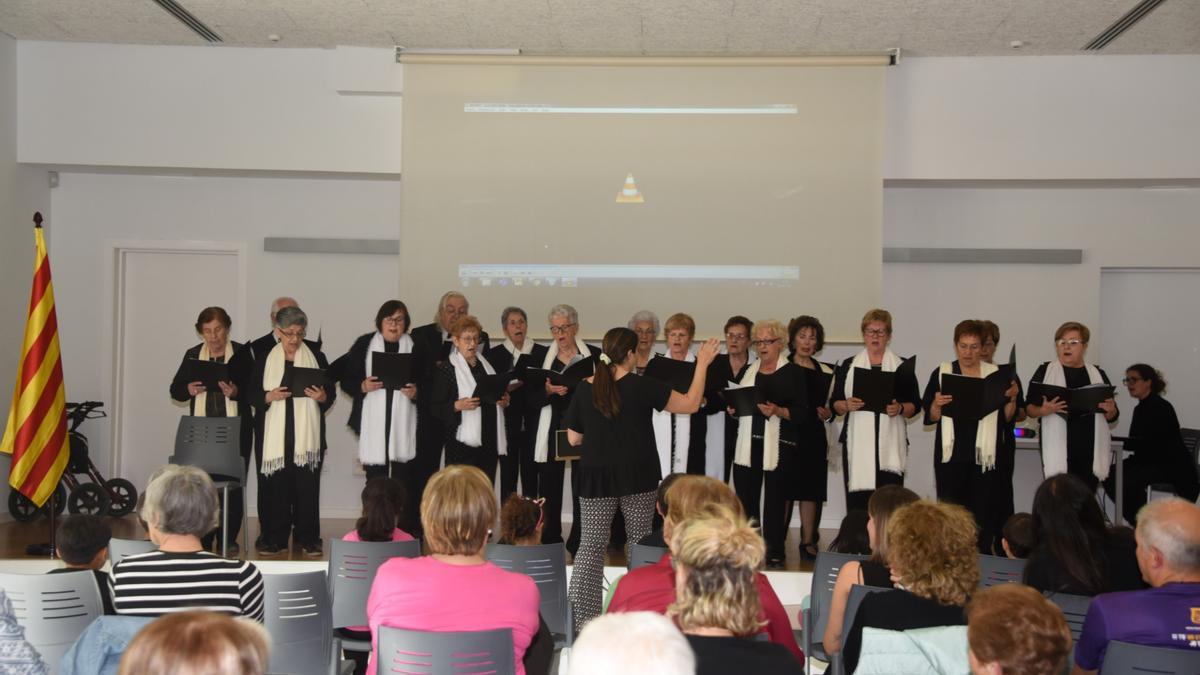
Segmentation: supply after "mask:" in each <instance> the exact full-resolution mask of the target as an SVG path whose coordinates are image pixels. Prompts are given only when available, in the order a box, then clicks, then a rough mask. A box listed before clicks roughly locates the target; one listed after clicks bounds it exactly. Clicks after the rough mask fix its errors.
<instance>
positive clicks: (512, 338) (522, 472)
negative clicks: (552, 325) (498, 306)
mask: <svg viewBox="0 0 1200 675" xmlns="http://www.w3.org/2000/svg"><path fill="white" fill-rule="evenodd" d="M500 326H501V328H502V329H503V330H504V342H502V343H501V344H498V345H496V346H495V347H492V348H491V349H489V350H487V351H486V352H484V355H483V356H484V358H486V359H487V361H488V363H490V364H492V367H494V368H495V369H496V372H497V373H506V372H508V371H510V370H512V369H513V368H514V367H515V366H516V365H517V362H518V361H522V363H523V364H525V365H528V366H534V367H536V366H537V365H538V364H541V362H542V361H543V360H544V359H545V358H546V347H545V346H544V345H539V344H536V343H534V341H533V340H531V339H528V336H529V317H528V315H526V314H525V310H523V309H521V308H520V307H505V308H504V311H502V312H500ZM524 384H525V383H524V382H523V381H521V380H513V381H512V382H511V383H510V384H509V386H508V392H509V395H510V396H511V401H510V402H509V404H508V407H507V408H505V409H504V430H505V433H507V434H508V454H507V455H502V456H501V457H500V495H501V499H507V498H508V496H509V495H511V494H513V493H514V492H516V491H517V479H518V475H519V477H520V484H521V494H523V495H525V496H526V497H536V496H537V492H538V479H537V474H538V472H537V462H535V461H533V430H534V429H535V428H536V426H537V420H538V412H539V411H538V407H537V406H536V405H534V403H535V400H534V397H533V396H531V394H530V389H532V387H526V386H524Z"/></svg>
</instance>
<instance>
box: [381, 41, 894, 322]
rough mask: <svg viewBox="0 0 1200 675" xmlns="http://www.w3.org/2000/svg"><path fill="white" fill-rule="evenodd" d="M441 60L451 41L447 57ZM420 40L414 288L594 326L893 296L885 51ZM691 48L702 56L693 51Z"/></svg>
mask: <svg viewBox="0 0 1200 675" xmlns="http://www.w3.org/2000/svg"><path fill="white" fill-rule="evenodd" d="M431 60H432V61H438V59H431ZM422 61H424V59H421V58H419V57H418V58H411V59H410V58H407V57H406V58H405V62H404V119H403V129H402V131H403V133H402V143H403V148H402V162H403V168H402V175H401V185H402V198H403V204H402V218H403V220H402V222H401V228H400V229H401V236H400V256H401V267H400V269H401V272H400V275H401V276H400V284H401V285H400V288H401V297H402V298H404V299H405V300H406V301H407V302H409V303H410V307H411V309H412V312H413V314H414V322H416V323H423V322H425V321H427V320H428V319H427V317H430V316H431V315H432V313H433V311H434V303H435V302H436V299H437V298H438V297H439V296H440V295H441V294H442V293H443V292H445V291H446V290H450V289H458V290H461V291H462V292H463V293H464V294H466V295H467V297H468V298H469V300H470V302H471V313H472V314H475V315H477V316H479V317H480V318H481V320H482V321H483V323H484V326H485V328H486V329H487V330H489V331H492V332H493V334H496V333H497V332H498V331H497V328H498V327H499V326H498V324H499V315H500V311H501V310H502V309H503V308H504V307H506V306H509V305H517V306H521V307H523V308H524V309H525V310H526V311H527V312H528V313H529V315H530V333H531V335H533V336H535V337H545V336H546V334H547V331H546V321H545V315H546V311H547V310H548V309H549V308H550V307H551V306H552V305H554V304H556V303H568V304H571V305H573V306H575V307H576V308H577V309H578V310H579V314H580V325H581V335H583V336H585V337H587V338H591V339H594V338H596V337H599V336H600V335H602V334H603V333H604V331H605V330H607V329H608V328H610V327H612V326H616V325H624V324H625V323H626V321H627V320H628V318H629V316H630V315H631V314H632V313H634V312H635V311H637V310H640V309H650V310H653V311H655V312H657V313H658V315H659V316H660V317H663V318H665V317H667V316H668V315H670V314H672V313H674V312H687V313H689V314H691V315H692V316H693V317H694V318H695V319H696V323H697V336H698V337H704V336H712V335H719V334H720V332H721V329H722V326H723V325H724V322H725V320H726V319H727V318H728V317H729V316H731V315H734V314H743V315H746V316H748V317H750V318H751V319H752V320H758V319H762V318H777V319H780V320H781V321H784V322H785V323H786V321H787V320H788V319H789V318H790V317H794V316H797V315H799V314H811V315H815V316H817V317H818V318H820V319H821V320H822V322H823V323H824V325H825V327H826V334H827V335H828V336H829V338H830V339H839V338H840V339H848V338H855V337H856V336H857V335H858V322H859V318H860V317H861V316H862V314H863V312H864V311H865V310H867V309H869V308H871V307H874V306H876V305H877V304H878V303H879V299H880V296H881V289H880V284H881V265H882V262H881V220H882V147H883V143H882V138H883V78H884V66H811V65H788V66H779V65H773V66H712V65H668V66H662V65H576V64H572V63H571V62H570V61H569V60H566V61H564V62H562V64H560V65H544V64H538V65H526V64H522V63H520V59H506V60H503V62H496V63H492V62H487V61H481V60H479V59H474V60H464V61H466V62H461V63H442V62H437V63H431V62H422ZM684 63H686V61H684Z"/></svg>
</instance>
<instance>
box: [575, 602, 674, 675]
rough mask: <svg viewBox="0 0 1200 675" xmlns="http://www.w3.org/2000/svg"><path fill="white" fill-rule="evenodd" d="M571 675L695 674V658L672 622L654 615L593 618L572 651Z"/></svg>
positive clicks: (607, 615)
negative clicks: (629, 674)
mask: <svg viewBox="0 0 1200 675" xmlns="http://www.w3.org/2000/svg"><path fill="white" fill-rule="evenodd" d="M570 658H571V670H570V675H613V673H627V674H628V673H654V674H655V675H693V673H695V672H696V657H695V656H694V655H693V654H692V648H691V647H689V646H688V643H687V640H685V639H684V637H683V635H682V634H681V633H680V632H679V629H678V628H676V627H675V624H674V623H671V620H670V619H668V618H666V617H664V616H663V615H661V614H656V613H654V612H625V613H623V614H605V615H603V616H600V617H597V618H595V619H592V620H591V621H589V622H588V625H587V626H586V627H585V628H584V629H583V631H582V632H580V633H579V637H577V638H575V644H574V646H573V647H572V648H571V657H570Z"/></svg>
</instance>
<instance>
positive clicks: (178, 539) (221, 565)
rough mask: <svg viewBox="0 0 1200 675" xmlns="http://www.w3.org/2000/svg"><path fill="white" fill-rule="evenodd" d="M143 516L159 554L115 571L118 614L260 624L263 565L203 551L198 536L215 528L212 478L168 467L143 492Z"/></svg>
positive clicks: (131, 558) (189, 469) (132, 557)
mask: <svg viewBox="0 0 1200 675" xmlns="http://www.w3.org/2000/svg"><path fill="white" fill-rule="evenodd" d="M145 496H146V499H145V502H144V504H143V506H142V512H141V516H142V518H143V519H144V520H145V521H146V524H147V526H148V529H149V532H150V541H152V542H154V544H155V545H156V546H158V550H157V551H150V552H149V553H138V554H136V555H130V556H126V557H125V559H124V560H122V561H121V562H119V563H117V565H116V566H115V567H114V568H113V575H112V576H113V606H114V607H115V608H116V610H117V613H118V614H132V615H135V616H160V615H162V614H171V613H174V612H179V611H181V609H184V608H187V609H198V610H208V611H212V612H224V613H226V614H235V615H242V616H248V617H250V618H253V619H256V620H258V621H262V618H263V581H262V575H261V574H260V573H259V571H258V568H257V567H255V566H254V565H253V564H252V563H250V562H248V561H243V560H226V559H225V558H222V557H220V556H217V555H214V554H212V553H209V552H208V551H205V550H204V546H203V545H202V544H201V543H200V538H201V537H203V536H204V535H206V534H208V533H209V532H211V531H213V530H214V529H215V528H216V527H217V520H218V518H217V517H218V509H217V490H216V488H214V487H213V482H212V479H211V478H209V477H208V474H207V473H205V472H203V471H201V470H200V469H197V468H196V467H192V466H179V465H176V464H168V465H167V466H164V467H160V468H159V469H157V470H155V472H154V474H153V475H152V476H151V477H150V484H149V485H148V486H147V487H146V493H145Z"/></svg>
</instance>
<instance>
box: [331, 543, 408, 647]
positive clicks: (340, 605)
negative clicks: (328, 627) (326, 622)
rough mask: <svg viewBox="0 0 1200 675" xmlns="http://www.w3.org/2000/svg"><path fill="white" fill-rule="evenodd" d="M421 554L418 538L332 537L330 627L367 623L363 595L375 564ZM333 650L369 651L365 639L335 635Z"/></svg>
mask: <svg viewBox="0 0 1200 675" xmlns="http://www.w3.org/2000/svg"><path fill="white" fill-rule="evenodd" d="M420 555H421V542H419V541H345V540H342V539H334V540H333V541H332V545H331V546H330V549H329V575H328V583H329V597H330V598H331V600H332V602H333V628H346V627H347V626H365V625H367V596H368V595H370V594H371V583H372V582H373V581H375V572H376V571H378V570H379V566H380V565H382V564H383V563H385V562H387V561H388V560H391V559H392V558H416V557H418V556H420ZM334 649H348V650H350V651H355V652H369V651H371V643H370V641H368V640H350V639H347V638H343V637H338V636H335V645H334Z"/></svg>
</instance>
